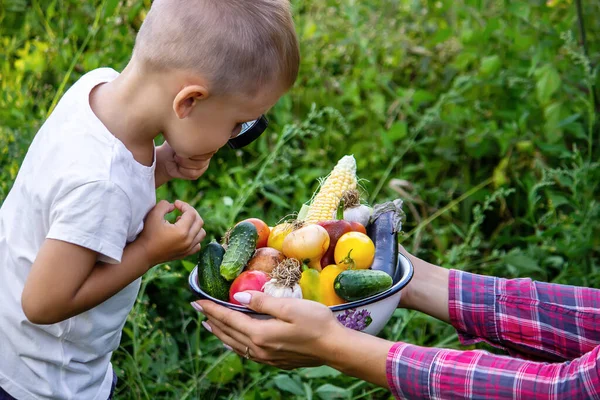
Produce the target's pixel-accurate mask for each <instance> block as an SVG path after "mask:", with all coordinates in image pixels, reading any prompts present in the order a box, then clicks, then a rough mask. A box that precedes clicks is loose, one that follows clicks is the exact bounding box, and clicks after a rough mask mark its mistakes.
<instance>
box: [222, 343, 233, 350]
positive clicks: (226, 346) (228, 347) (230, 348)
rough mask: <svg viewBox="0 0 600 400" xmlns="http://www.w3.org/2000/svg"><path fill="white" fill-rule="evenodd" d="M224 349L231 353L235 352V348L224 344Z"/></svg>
mask: <svg viewBox="0 0 600 400" xmlns="http://www.w3.org/2000/svg"><path fill="white" fill-rule="evenodd" d="M223 347H225V348H226V349H227V350H229V351H233V348H232V347H231V346H228V345H226V344H225V343H223Z"/></svg>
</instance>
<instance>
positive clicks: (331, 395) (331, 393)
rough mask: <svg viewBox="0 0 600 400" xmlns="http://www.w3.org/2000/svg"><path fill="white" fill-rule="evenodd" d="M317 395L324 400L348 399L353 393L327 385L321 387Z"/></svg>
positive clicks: (316, 391)
mask: <svg viewBox="0 0 600 400" xmlns="http://www.w3.org/2000/svg"><path fill="white" fill-rule="evenodd" d="M315 393H316V394H317V395H318V396H319V397H320V398H321V399H323V400H329V399H348V398H350V396H352V392H351V391H350V390H348V389H344V388H341V387H338V386H334V385H331V384H329V383H326V384H324V385H322V386H319V387H318V388H317V390H315Z"/></svg>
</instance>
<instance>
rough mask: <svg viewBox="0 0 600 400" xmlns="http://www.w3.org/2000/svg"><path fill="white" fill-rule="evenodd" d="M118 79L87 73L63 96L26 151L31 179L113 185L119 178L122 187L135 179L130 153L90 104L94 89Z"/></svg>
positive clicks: (109, 73) (107, 71) (111, 73)
mask: <svg viewBox="0 0 600 400" xmlns="http://www.w3.org/2000/svg"><path fill="white" fill-rule="evenodd" d="M118 75H119V74H118V73H117V72H116V71H115V70H113V69H111V68H100V69H96V70H93V71H90V72H88V73H87V74H85V75H83V76H82V77H81V78H80V79H79V80H78V81H77V82H75V83H74V84H73V86H71V88H69V90H68V91H67V92H66V93H65V94H64V96H63V97H62V98H61V99H60V101H59V102H58V104H57V106H56V108H55V109H54V110H53V112H52V114H51V115H50V116H49V117H48V119H47V120H46V121H45V122H44V124H43V125H42V127H41V128H40V130H39V131H38V133H37V135H36V138H35V140H34V142H33V143H32V145H31V147H30V149H29V151H28V153H30V154H28V157H27V159H28V160H26V163H27V164H29V167H30V168H32V170H34V171H35V173H34V176H40V175H47V174H49V173H50V172H51V171H52V172H53V175H54V176H55V177H57V178H58V177H62V179H67V180H69V181H72V183H73V184H83V183H85V182H94V181H115V179H116V178H117V177H116V175H120V176H121V178H119V179H117V180H118V181H119V182H118V183H119V184H120V185H119V186H121V184H123V183H124V182H121V181H124V179H122V178H123V177H127V176H130V177H131V176H134V175H135V174H134V173H132V172H135V171H131V169H132V168H135V166H131V165H130V164H132V160H133V159H132V156H131V153H130V152H129V151H128V150H127V149H126V147H125V146H124V145H123V143H122V142H120V141H119V140H118V139H117V138H115V137H114V136H113V135H112V134H111V132H110V131H109V130H108V129H107V128H106V127H105V126H104V124H103V123H102V122H101V121H100V120H99V119H98V117H97V116H96V115H95V114H94V112H93V110H92V109H91V106H90V103H89V94H90V92H91V90H92V89H93V88H94V87H95V86H96V85H98V84H100V83H103V82H109V81H111V80H113V79H115V78H116V77H117V76H118ZM27 161H29V162H27ZM24 166H25V165H24ZM32 172H33V171H32ZM49 178H50V177H49ZM50 179H51V178H50Z"/></svg>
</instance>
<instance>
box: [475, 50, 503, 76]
mask: <svg viewBox="0 0 600 400" xmlns="http://www.w3.org/2000/svg"><path fill="white" fill-rule="evenodd" d="M501 66H502V60H500V57H499V56H497V55H493V56H488V57H483V59H482V60H481V66H480V67H479V73H481V75H483V76H491V75H494V74H495V73H496V72H498V70H499V69H500V67H501Z"/></svg>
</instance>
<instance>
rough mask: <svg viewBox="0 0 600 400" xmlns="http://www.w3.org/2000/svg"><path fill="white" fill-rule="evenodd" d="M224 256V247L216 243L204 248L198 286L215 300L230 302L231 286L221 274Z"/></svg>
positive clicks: (199, 268)
mask: <svg viewBox="0 0 600 400" xmlns="http://www.w3.org/2000/svg"><path fill="white" fill-rule="evenodd" d="M224 254H225V249H224V248H223V246H221V245H220V244H219V243H217V242H215V241H212V242H210V243H209V244H207V245H206V246H202V249H201V250H200V253H199V254H198V285H199V286H200V288H201V289H202V290H203V291H204V292H205V293H206V294H208V295H210V296H212V297H214V298H215V299H219V300H223V301H228V300H229V286H231V284H230V283H229V282H228V281H227V280H226V279H225V278H223V277H222V276H221V273H220V266H221V261H222V260H223V255H224Z"/></svg>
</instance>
